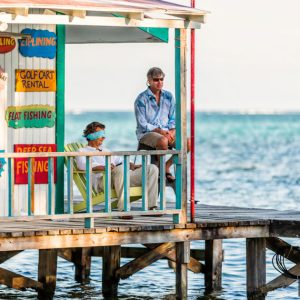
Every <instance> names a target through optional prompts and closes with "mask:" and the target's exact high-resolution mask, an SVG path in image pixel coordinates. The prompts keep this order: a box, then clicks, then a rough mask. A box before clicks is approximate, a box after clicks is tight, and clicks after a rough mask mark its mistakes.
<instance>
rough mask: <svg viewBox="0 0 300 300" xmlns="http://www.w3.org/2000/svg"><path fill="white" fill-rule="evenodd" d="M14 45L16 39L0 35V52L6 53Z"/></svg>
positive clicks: (13, 47) (12, 48)
mask: <svg viewBox="0 0 300 300" xmlns="http://www.w3.org/2000/svg"><path fill="white" fill-rule="evenodd" d="M15 47H16V40H15V39H14V38H13V37H10V36H1V37H0V53H8V52H10V51H13V50H14V49H15Z"/></svg>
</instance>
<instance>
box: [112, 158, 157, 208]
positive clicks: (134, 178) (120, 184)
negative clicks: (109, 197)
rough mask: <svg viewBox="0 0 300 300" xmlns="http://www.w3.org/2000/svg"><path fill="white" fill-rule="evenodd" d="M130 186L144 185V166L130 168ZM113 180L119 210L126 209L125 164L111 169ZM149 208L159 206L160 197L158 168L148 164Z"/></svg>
mask: <svg viewBox="0 0 300 300" xmlns="http://www.w3.org/2000/svg"><path fill="white" fill-rule="evenodd" d="M129 173H130V186H132V187H134V186H142V168H139V169H136V170H134V171H131V170H130V172H129ZM111 182H112V185H113V187H114V189H115V190H116V193H117V195H118V210H119V211H122V210H124V166H123V165H120V166H117V167H115V168H114V169H113V170H112V171H111ZM147 193H148V206H149V207H148V208H151V207H154V206H157V198H158V168H157V166H155V165H152V164H151V165H147Z"/></svg>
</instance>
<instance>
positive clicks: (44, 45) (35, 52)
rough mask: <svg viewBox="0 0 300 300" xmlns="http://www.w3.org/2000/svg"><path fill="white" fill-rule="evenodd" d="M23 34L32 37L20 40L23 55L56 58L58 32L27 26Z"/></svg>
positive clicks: (20, 49)
mask: <svg viewBox="0 0 300 300" xmlns="http://www.w3.org/2000/svg"><path fill="white" fill-rule="evenodd" d="M21 34H26V35H30V37H28V38H25V39H20V40H19V51H20V53H21V54H22V55H23V56H29V57H43V58H51V59H52V58H54V57H55V54H56V40H57V37H56V34H55V33H54V32H50V31H48V30H36V29H30V28H25V29H23V30H22V31H21Z"/></svg>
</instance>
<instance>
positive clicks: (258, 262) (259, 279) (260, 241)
mask: <svg viewBox="0 0 300 300" xmlns="http://www.w3.org/2000/svg"><path fill="white" fill-rule="evenodd" d="M246 259H247V298H248V299H251V300H252V299H255V300H264V299H265V294H262V293H261V287H262V286H264V285H265V284H266V239H265V238H250V239H249V238H248V239H246Z"/></svg>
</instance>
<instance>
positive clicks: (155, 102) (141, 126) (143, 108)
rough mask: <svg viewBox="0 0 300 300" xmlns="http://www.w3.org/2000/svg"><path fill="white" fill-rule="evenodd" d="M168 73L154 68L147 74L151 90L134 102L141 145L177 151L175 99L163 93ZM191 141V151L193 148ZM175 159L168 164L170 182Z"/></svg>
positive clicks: (137, 131) (167, 174)
mask: <svg viewBox="0 0 300 300" xmlns="http://www.w3.org/2000/svg"><path fill="white" fill-rule="evenodd" d="M164 78H165V74H164V72H163V71H162V70H161V69H160V68H156V67H153V68H151V69H150V70H149V71H148V73H147V86H148V88H147V89H146V90H145V91H144V92H142V93H141V94H139V95H138V97H137V99H136V100H135V103H134V109H135V117H136V122H137V129H136V134H137V139H138V141H139V143H140V144H143V145H146V146H149V147H151V148H154V149H157V150H167V149H169V148H170V149H172V148H175V100H174V97H173V95H172V94H171V93H170V92H168V91H166V90H163V89H162V88H163V83H164ZM189 144H190V141H189V140H188V151H189V148H190V145H189ZM172 164H173V159H172V157H171V158H170V159H169V160H168V161H167V162H166V179H167V180H168V181H169V182H174V180H175V178H174V177H173V176H172V174H171V173H170V167H171V165H172Z"/></svg>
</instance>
